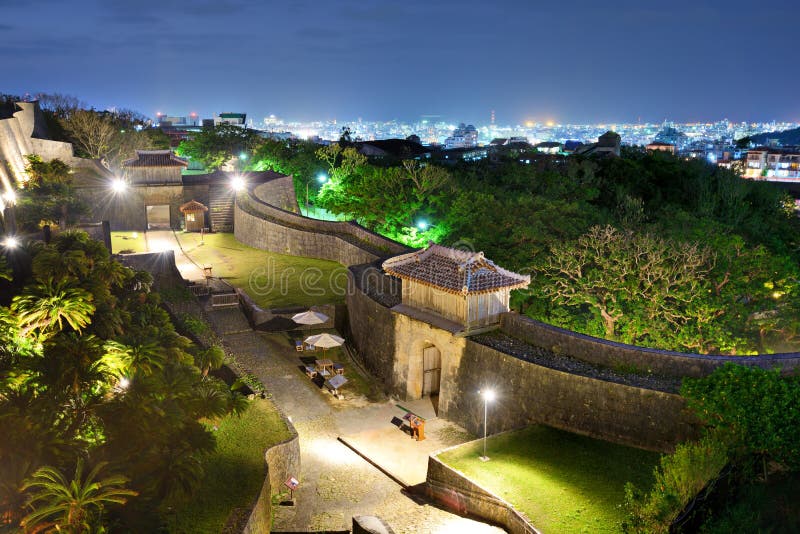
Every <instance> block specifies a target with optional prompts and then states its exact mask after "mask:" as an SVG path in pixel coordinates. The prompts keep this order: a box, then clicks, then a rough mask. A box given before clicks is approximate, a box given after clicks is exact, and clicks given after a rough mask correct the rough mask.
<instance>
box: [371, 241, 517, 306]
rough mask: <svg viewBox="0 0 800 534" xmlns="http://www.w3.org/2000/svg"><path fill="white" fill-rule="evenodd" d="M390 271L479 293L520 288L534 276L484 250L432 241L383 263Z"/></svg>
mask: <svg viewBox="0 0 800 534" xmlns="http://www.w3.org/2000/svg"><path fill="white" fill-rule="evenodd" d="M383 269H384V270H385V271H386V273H387V274H390V275H392V276H396V277H398V278H401V279H403V280H411V281H414V282H417V283H420V284H423V285H427V286H431V287H435V288H437V289H441V290H442V291H446V292H448V293H457V294H462V295H465V296H466V295H476V294H481V293H493V292H495V291H499V290H503V289H519V288H523V287H527V286H528V284H530V281H531V277H530V276H527V275H524V276H523V275H521V274H518V273H515V272H511V271H507V270H505V269H503V268H502V267H498V266H497V265H495V264H494V263H493V262H492V261H490V260H487V259H486V258H485V257H484V255H483V252H471V251H464V250H458V249H454V248H448V247H443V246H440V245H436V244H433V243H430V244H429V245H428V246H427V247H426V248H424V249H422V250H417V251H415V252H411V253H408V254H403V255H401V256H395V257H394V258H389V259H388V260H386V261H384V262H383Z"/></svg>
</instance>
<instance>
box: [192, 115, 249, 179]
mask: <svg viewBox="0 0 800 534" xmlns="http://www.w3.org/2000/svg"><path fill="white" fill-rule="evenodd" d="M261 141H262V140H261V137H260V136H259V134H258V132H257V131H255V130H251V129H249V128H241V127H239V126H234V125H232V124H220V125H218V126H214V127H213V128H204V129H203V130H202V131H200V132H198V133H196V134H194V135H193V136H192V138H191V139H190V140H188V141H183V142H182V143H181V144H180V147H179V148H178V153H180V154H181V155H182V156H188V157H190V158H192V159H194V160H196V161H199V162H200V163H202V164H203V166H204V167H205V168H206V169H208V170H209V171H214V170H216V169H218V168H220V167H222V166H223V165H224V164H225V163H226V162H227V161H229V160H230V159H231V158H235V157H238V156H239V155H240V154H242V153H245V154H247V155H250V154H251V153H252V152H253V151H254V150H255V149H256V148H257V147H258V146H259V144H261Z"/></svg>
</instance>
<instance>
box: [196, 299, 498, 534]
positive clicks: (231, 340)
mask: <svg viewBox="0 0 800 534" xmlns="http://www.w3.org/2000/svg"><path fill="white" fill-rule="evenodd" d="M210 316H211V320H212V323H213V324H214V326H215V329H216V330H217V331H218V332H220V333H222V332H226V331H228V332H230V331H231V326H230V325H231V318H230V317H227V316H223V315H222V314H219V313H217V312H213V313H211V314H210ZM223 337H224V339H225V342H226V344H227V345H228V346H229V348H230V349H231V350H232V351H233V352H234V353H235V354H236V355H237V359H238V360H239V361H240V363H241V364H243V365H244V366H245V367H247V368H248V369H250V370H251V371H252V372H253V373H254V374H256V375H257V376H258V377H259V379H260V380H261V381H262V382H263V383H264V384H265V385H266V387H267V390H268V391H269V392H270V394H271V395H272V397H273V400H274V401H275V403H276V404H277V405H278V406H279V407H280V408H281V409H282V410H283V412H284V413H285V414H286V415H287V416H288V417H289V418H290V419H291V420H292V422H293V423H294V425H295V428H296V429H297V431H298V433H299V435H300V451H301V464H302V472H301V473H298V474H297V475H299V476H297V478H298V479H299V480H300V487H299V489H298V491H296V492H295V501H296V505H295V506H293V507H277V509H276V510H275V520H274V523H273V531H274V532H281V531H285V532H292V531H294V532H298V531H300V532H302V531H317V532H319V531H325V530H348V529H350V528H351V518H352V516H354V515H378V516H380V517H382V518H383V519H384V520H385V521H386V522H387V523H388V524H389V525H390V526H391V527H392V528H393V529H394V530H395V532H397V533H398V534H412V533H413V534H417V533H463V534H467V533H476V534H482V533H499V532H502V530H501V529H499V528H496V527H492V526H489V525H486V524H484V523H480V522H476V521H473V520H470V519H466V518H462V517H459V516H457V515H454V514H451V513H449V512H446V511H444V510H442V509H440V508H438V507H436V506H432V505H430V504H426V503H424V502H417V501H415V500H414V499H413V498H412V497H411V496H410V495H409V494H408V493H406V492H404V491H403V490H402V487H401V486H400V485H399V484H397V483H396V482H394V481H393V480H392V479H390V478H389V477H387V476H386V475H384V474H383V473H382V472H380V471H379V470H378V469H376V468H375V467H374V466H372V465H371V464H369V463H368V462H366V461H365V460H364V459H363V458H361V457H360V456H359V455H357V454H356V453H355V452H353V451H352V450H351V449H349V448H348V447H346V446H345V445H344V444H342V443H341V442H340V441H338V439H337V438H338V437H339V436H343V435H346V436H349V437H351V438H352V439H353V440H355V441H357V442H358V444H359V447H364V448H365V449H368V450H371V451H373V452H375V451H377V450H378V449H380V448H381V444H382V442H381V440H382V439H383V437H385V436H386V435H388V434H385V433H386V432H390V433H393V434H391V435H392V436H393V437H394V438H395V439H398V440H403V439H404V436H403V435H402V434H401V433H400V431H399V430H398V429H397V428H396V427H393V426H392V425H391V423H390V419H391V414H392V413H401V412H398V411H397V408H396V407H395V406H394V403H393V402H383V403H371V402H369V401H368V400H367V399H365V398H362V397H358V396H352V397H349V398H347V399H346V400H344V401H340V400H337V399H334V398H333V397H332V396H331V395H330V393H328V392H327V391H324V390H320V389H319V388H318V387H317V386H315V385H314V384H313V383H312V382H311V381H310V380H308V379H307V378H306V376H305V375H304V374H303V373H302V372H301V371H300V369H299V365H300V360H299V358H298V354H297V353H296V352H295V351H294V347H293V345H292V344H291V340H290V338H289V337H288V336H287V335H285V334H266V333H262V332H255V331H252V330H250V331H244V332H241V331H240V332H238V333H229V334H224V335H223ZM348 372H355V369H354V368H353V367H352V366H350V367H349V370H348ZM406 404H407V403H406ZM407 407H408V408H409V409H414V408H411V406H407ZM420 409H422V408H420ZM437 421H438V422H437ZM429 424H430V425H431V427H430V428H432V429H433V431H432V432H429V435H430V438H429V439H430V440H431V441H428V442H427V443H425V442H421V443H416V442H414V441H413V440H411V439H410V438H408V439H404V441H405V443H406V444H407V446H408V447H409V449H408V450H410V451H415V452H414V454H413V455H411V456H409V457H408V458H406V460H408V459H413V461H411V462H406V463H409V464H413V465H414V466H415V467H414V469H415V470H416V472H417V474H416V475H414V477H415V478H414V480H417V479H419V474H418V473H419V465H420V462H422V461H426V460H425V458H427V452H424V453H421V452H420V449H421V448H420V447H417V448H416V449H415V448H414V447H415V446H416V445H423V444H425V445H424V449H425V450H427V449H429V448H433V447H437V446H439V445H449V444H453V443H452V442H453V440H455V442H459V441H465V440H466V439H467V436H466V435H459V430H458V428H457V427H455V425H450V424H449V423H447V422H445V421H439V420H435V419H434V420H432V421H430V422H429ZM451 427H452V428H451ZM376 429H377V431H376ZM370 433H374V434H370ZM426 441H427V440H426ZM398 443H400V442H398ZM397 447H401V445H396V446H394V447H393V448H394V450H395V452H396V453H397V454H401V453H402V450H400V448H397ZM403 463H404V462H402V461H401V462H397V465H399V466H402V465H403ZM394 468H395V469H396V468H397V466H395V467H394ZM412 471H413V470H412ZM404 473H405V475H406V476H409V477H410V476H411V475H409V473H408V472H402V469H401V474H404Z"/></svg>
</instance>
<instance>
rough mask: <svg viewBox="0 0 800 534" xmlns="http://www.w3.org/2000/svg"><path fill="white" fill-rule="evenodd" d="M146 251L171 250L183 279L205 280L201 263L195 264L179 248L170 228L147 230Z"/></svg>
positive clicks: (145, 237)
mask: <svg viewBox="0 0 800 534" xmlns="http://www.w3.org/2000/svg"><path fill="white" fill-rule="evenodd" d="M144 239H145V243H147V250H148V252H162V251H164V250H172V251H174V252H175V265H176V266H177V267H178V270H179V271H180V273H181V276H182V277H183V279H184V280H192V281H198V280H205V276H203V269H202V265H196V264H195V263H194V262H193V261H192V260H191V259H189V257H188V256H187V255H186V254H185V253H184V252H183V250H181V246H180V243H178V239H177V238H176V237H175V234H174V233H173V231H172V230H148V231H147V232H145V234H144Z"/></svg>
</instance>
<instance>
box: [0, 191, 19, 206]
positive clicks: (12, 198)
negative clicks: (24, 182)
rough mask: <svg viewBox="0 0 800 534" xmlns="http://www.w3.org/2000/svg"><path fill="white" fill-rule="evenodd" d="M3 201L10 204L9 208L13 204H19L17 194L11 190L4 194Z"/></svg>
mask: <svg viewBox="0 0 800 534" xmlns="http://www.w3.org/2000/svg"><path fill="white" fill-rule="evenodd" d="M3 200H5V201H6V204H8V205H9V206H10V205H12V204H16V203H17V194H16V193H15V192H14V191H12V190H11V189H9V190H8V191H6V192H5V193H3Z"/></svg>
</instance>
